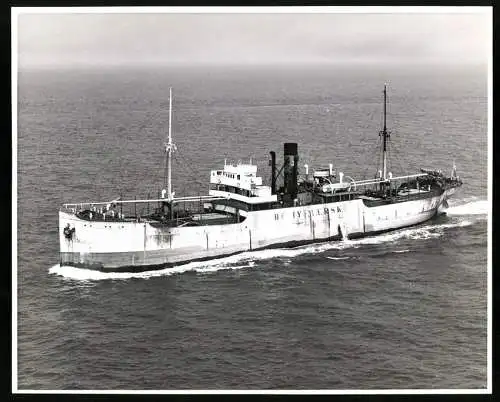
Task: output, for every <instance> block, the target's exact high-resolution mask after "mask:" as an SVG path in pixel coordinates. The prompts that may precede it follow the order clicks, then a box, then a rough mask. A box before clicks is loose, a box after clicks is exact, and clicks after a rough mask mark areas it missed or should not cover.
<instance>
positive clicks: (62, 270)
mask: <svg viewBox="0 0 500 402" xmlns="http://www.w3.org/2000/svg"><path fill="white" fill-rule="evenodd" d="M196 264H197V263H188V264H184V265H180V266H177V267H171V268H165V269H160V270H155V271H144V272H100V271H95V270H92V269H84V268H75V267H70V266H64V265H63V266H61V265H59V264H57V265H54V266H53V267H51V268H50V269H49V273H50V274H55V275H59V276H62V277H64V278H67V279H74V280H79V281H95V280H103V279H132V278H142V279H149V278H153V277H159V276H169V275H174V274H180V273H184V272H189V271H192V272H199V273H209V272H215V271H220V270H224V269H230V270H236V269H242V268H252V267H253V266H254V265H255V263H254V262H253V261H250V262H249V263H248V264H245V265H233V266H226V265H224V264H220V263H219V264H212V265H205V266H202V265H200V266H197V265H196Z"/></svg>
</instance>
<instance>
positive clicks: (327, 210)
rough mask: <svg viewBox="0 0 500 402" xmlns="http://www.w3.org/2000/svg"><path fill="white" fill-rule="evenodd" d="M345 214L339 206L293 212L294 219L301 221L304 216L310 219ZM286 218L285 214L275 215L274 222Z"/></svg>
mask: <svg viewBox="0 0 500 402" xmlns="http://www.w3.org/2000/svg"><path fill="white" fill-rule="evenodd" d="M343 212H344V209H343V208H342V207H341V206H339V205H337V206H336V207H330V208H318V209H314V210H311V209H309V210H306V211H293V212H292V218H297V219H300V218H302V217H304V216H309V217H312V216H314V215H317V216H319V215H328V214H330V213H334V214H342V213H343ZM284 218H285V214H284V213H283V212H281V213H275V214H274V220H280V219H284Z"/></svg>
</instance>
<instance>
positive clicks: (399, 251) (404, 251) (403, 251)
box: [394, 249, 410, 253]
mask: <svg viewBox="0 0 500 402" xmlns="http://www.w3.org/2000/svg"><path fill="white" fill-rule="evenodd" d="M409 252H410V250H409V249H405V250H394V253H409Z"/></svg>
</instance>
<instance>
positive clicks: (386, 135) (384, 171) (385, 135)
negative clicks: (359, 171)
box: [379, 84, 390, 181]
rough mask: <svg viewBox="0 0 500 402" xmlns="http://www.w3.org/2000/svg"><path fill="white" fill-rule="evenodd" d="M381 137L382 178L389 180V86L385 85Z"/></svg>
mask: <svg viewBox="0 0 500 402" xmlns="http://www.w3.org/2000/svg"><path fill="white" fill-rule="evenodd" d="M379 135H381V136H382V138H383V148H382V153H383V162H382V163H383V165H382V178H383V179H384V181H385V180H387V139H388V138H389V137H390V135H389V133H388V132H387V84H384V128H383V129H382V131H380V133H379Z"/></svg>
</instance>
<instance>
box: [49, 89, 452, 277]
mask: <svg viewBox="0 0 500 402" xmlns="http://www.w3.org/2000/svg"><path fill="white" fill-rule="evenodd" d="M169 106H170V107H169V128H168V138H167V141H166V142H165V148H164V149H165V180H164V186H163V187H164V188H163V189H162V190H161V192H160V193H159V195H158V197H156V198H149V197H145V198H143V199H133V200H132V199H128V200H125V199H121V198H118V199H115V200H112V201H96V202H94V201H92V202H79V203H66V204H63V205H62V207H61V208H60V210H59V242H60V264H61V265H64V266H74V267H80V268H86V269H94V270H99V271H104V272H120V271H124V272H138V271H148V270H155V269H164V268H167V267H171V266H175V265H180V264H184V263H187V262H191V261H203V260H208V259H212V258H219V257H224V256H228V255H232V254H236V253H241V252H246V251H253V250H260V249H264V248H272V247H274V248H277V247H295V246H299V245H303V244H307V243H314V242H321V241H342V240H345V239H354V238H359V237H363V236H370V235H376V234H379V233H382V232H387V231H391V230H395V229H400V228H404V227H407V226H412V225H417V224H420V223H422V222H424V221H427V220H429V219H431V218H432V217H434V216H435V215H436V214H437V213H438V210H440V208H442V207H444V208H446V207H447V199H448V198H449V197H450V196H451V195H452V194H453V193H454V192H455V191H456V189H457V188H458V187H460V186H461V185H462V180H461V179H460V177H458V176H457V174H456V168H455V163H453V168H452V171H451V175H449V176H446V175H444V174H443V173H442V172H441V171H439V170H430V169H420V171H419V172H417V173H415V174H412V175H404V176H395V175H393V174H392V173H391V172H388V161H387V153H388V152H387V147H388V143H389V141H390V133H389V132H388V130H387V125H386V120H387V119H386V116H387V113H386V110H387V107H386V106H387V87H386V86H385V85H384V91H383V109H384V113H383V127H382V130H381V131H380V132H379V133H378V134H379V135H380V137H381V140H382V141H381V153H382V155H381V156H382V158H381V159H382V166H381V169H380V170H378V171H377V173H376V175H375V176H374V177H373V178H372V179H368V180H354V179H353V178H352V177H350V176H347V175H345V174H344V173H343V172H338V174H337V172H336V171H334V170H333V166H332V164H330V165H329V166H328V167H326V168H318V169H316V170H312V169H311V170H310V169H309V166H308V165H303V167H304V171H303V172H302V173H300V172H299V152H298V144H297V143H291V142H287V143H284V148H283V151H284V152H283V160H282V163H278V162H277V160H276V153H275V152H274V151H271V152H270V161H269V162H270V163H269V165H270V170H271V171H270V183H268V184H269V185H265V184H263V180H262V177H260V176H258V175H257V165H255V164H252V163H251V162H250V163H248V164H246V163H241V162H240V163H237V164H232V163H230V164H227V163H226V161H225V162H224V166H222V168H221V169H216V170H212V171H211V172H210V176H209V180H210V189H209V192H208V194H207V195H204V196H195V197H191V196H190V197H177V196H175V193H174V192H173V191H172V180H171V176H172V175H171V173H172V153H173V152H175V151H176V146H175V145H174V143H173V142H172V90H171V89H170V99H169ZM138 209H139V210H140V211H139V213H138ZM124 210H125V212H124ZM127 210H128V211H127Z"/></svg>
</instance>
